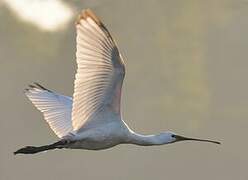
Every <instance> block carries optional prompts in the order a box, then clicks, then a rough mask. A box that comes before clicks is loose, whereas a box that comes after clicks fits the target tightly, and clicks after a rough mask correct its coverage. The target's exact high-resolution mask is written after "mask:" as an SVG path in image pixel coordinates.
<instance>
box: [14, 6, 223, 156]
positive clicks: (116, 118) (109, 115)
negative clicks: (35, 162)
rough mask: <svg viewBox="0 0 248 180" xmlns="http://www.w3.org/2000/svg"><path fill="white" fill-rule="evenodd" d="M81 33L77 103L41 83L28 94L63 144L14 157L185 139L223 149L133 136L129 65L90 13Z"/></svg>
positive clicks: (82, 19)
mask: <svg viewBox="0 0 248 180" xmlns="http://www.w3.org/2000/svg"><path fill="white" fill-rule="evenodd" d="M76 31H77V39H76V42H77V51H76V59H77V66H78V68H77V73H76V77H75V82H74V94H73V98H71V97H67V96H63V95H61V94H58V93H55V92H53V91H50V90H48V89H46V88H44V87H43V86H41V85H40V84H38V83H34V85H30V86H29V89H26V91H25V94H26V95H27V97H28V98H29V100H30V101H31V102H32V103H33V104H34V105H35V106H36V108H37V109H38V110H40V111H41V112H42V113H43V115H44V118H45V120H46V121H47V123H48V124H49V126H50V127H51V129H52V130H53V131H54V133H55V134H56V135H57V136H58V137H59V138H60V140H59V141H58V142H55V143H53V144H50V145H45V146H40V147H35V146H26V147H24V148H21V149H19V150H17V151H16V152H14V154H19V153H21V154H34V153H38V152H41V151H46V150H51V149H61V148H69V149H88V150H101V149H107V148H111V147H113V146H115V145H118V144H136V145H141V146H152V145H163V144H169V143H174V142H177V141H184V140H192V141H205V142H211V143H216V144H220V143H219V142H217V141H211V140H204V139H196V138H187V137H183V136H179V135H177V134H175V133H173V132H164V133H160V134H158V135H141V134H138V133H135V132H134V131H132V130H131V129H130V128H129V127H128V126H127V124H126V123H125V122H124V121H123V120H122V117H121V108H120V102H121V88H122V82H123V79H124V76H125V65H124V62H123V59H122V57H121V54H120V53H119V50H118V48H117V46H116V43H115V41H114V39H113V38H112V36H111V35H110V33H109V31H108V30H107V28H106V27H105V25H104V24H103V23H102V22H101V21H100V19H99V18H98V17H97V16H96V15H95V14H94V13H93V12H92V11H91V10H90V9H87V10H83V11H82V13H81V14H80V15H79V17H78V19H77V21H76Z"/></svg>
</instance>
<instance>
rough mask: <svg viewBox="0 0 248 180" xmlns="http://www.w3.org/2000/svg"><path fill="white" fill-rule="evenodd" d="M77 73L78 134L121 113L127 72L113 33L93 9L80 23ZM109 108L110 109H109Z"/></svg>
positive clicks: (75, 118)
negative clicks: (103, 116) (105, 115)
mask: <svg viewBox="0 0 248 180" xmlns="http://www.w3.org/2000/svg"><path fill="white" fill-rule="evenodd" d="M76 30H77V52H76V57H77V65H78V69H77V73H76V78H75V82H74V94H73V108H72V125H73V129H74V130H75V131H77V130H79V129H80V128H81V127H83V125H84V124H85V123H86V122H87V123H90V122H91V120H93V119H94V118H95V117H96V115H97V114H98V113H99V112H100V111H102V110H103V109H104V110H107V111H110V112H113V113H120V98H121V87H122V82H123V79H124V74H125V68H124V63H123V61H122V58H121V56H120V54H119V51H118V48H117V46H116V44H115V42H114V40H113V38H112V37H111V35H110V33H109V32H108V30H107V29H106V27H105V26H104V25H103V23H102V22H101V21H100V20H99V18H98V17H97V16H96V15H95V14H94V13H93V12H92V11H91V10H89V9H87V10H84V11H82V13H81V14H80V15H79V18H78V20H77V22H76ZM106 108H108V109H106Z"/></svg>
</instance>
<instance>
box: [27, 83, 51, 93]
mask: <svg viewBox="0 0 248 180" xmlns="http://www.w3.org/2000/svg"><path fill="white" fill-rule="evenodd" d="M37 89H39V90H44V91H48V92H52V91H51V90H49V89H47V88H45V87H44V86H42V85H41V84H40V83H37V82H33V83H32V84H29V85H28V87H27V88H25V89H24V93H25V94H26V93H28V92H30V91H32V90H37Z"/></svg>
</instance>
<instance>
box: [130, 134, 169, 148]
mask: <svg viewBox="0 0 248 180" xmlns="http://www.w3.org/2000/svg"><path fill="white" fill-rule="evenodd" d="M128 143H130V144H136V145H140V146H153V145H163V144H168V143H170V141H169V139H168V138H166V137H164V136H161V134H158V135H142V134H138V133H135V132H132V133H131V134H130V138H129V142H128Z"/></svg>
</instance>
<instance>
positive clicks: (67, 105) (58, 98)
mask: <svg viewBox="0 0 248 180" xmlns="http://www.w3.org/2000/svg"><path fill="white" fill-rule="evenodd" d="M25 94H26V96H27V97H28V98H29V100H30V101H31V102H32V103H33V104H34V105H35V107H36V108H37V109H38V110H40V111H41V112H42V113H43V115H44V118H45V120H46V121H47V123H48V124H49V126H50V127H51V129H52V130H53V131H54V133H55V134H56V135H57V136H58V137H59V138H62V137H63V136H66V135H67V134H68V133H69V132H71V131H72V123H71V110H72V99H71V97H68V96H63V95H61V94H58V93H55V92H53V91H50V90H48V89H46V88H44V87H42V86H41V85H40V84H38V83H35V84H34V85H30V86H29V89H26V90H25Z"/></svg>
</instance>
